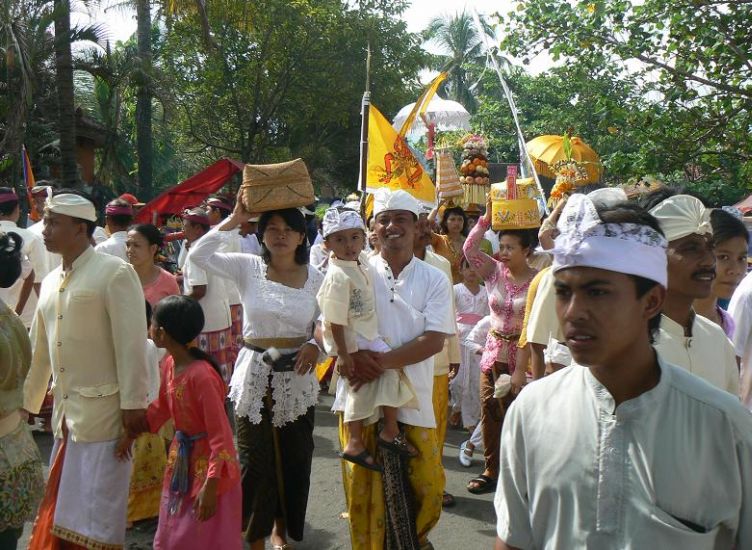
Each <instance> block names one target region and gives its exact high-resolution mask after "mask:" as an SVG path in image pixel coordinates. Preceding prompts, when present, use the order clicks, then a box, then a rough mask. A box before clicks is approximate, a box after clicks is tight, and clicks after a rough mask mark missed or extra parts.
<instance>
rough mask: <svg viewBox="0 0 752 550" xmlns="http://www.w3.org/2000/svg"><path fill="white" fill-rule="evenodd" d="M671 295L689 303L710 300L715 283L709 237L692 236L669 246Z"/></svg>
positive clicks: (711, 247) (669, 287) (713, 261)
mask: <svg viewBox="0 0 752 550" xmlns="http://www.w3.org/2000/svg"><path fill="white" fill-rule="evenodd" d="M667 255H668V291H669V292H670V293H672V294H679V295H682V296H685V297H687V298H689V299H692V300H694V299H697V298H707V297H708V296H710V290H711V288H712V286H713V279H715V255H714V253H713V240H712V238H711V237H710V235H699V234H697V233H693V234H692V235H687V236H686V237H682V238H681V239H676V240H675V241H671V242H670V243H668V252H667Z"/></svg>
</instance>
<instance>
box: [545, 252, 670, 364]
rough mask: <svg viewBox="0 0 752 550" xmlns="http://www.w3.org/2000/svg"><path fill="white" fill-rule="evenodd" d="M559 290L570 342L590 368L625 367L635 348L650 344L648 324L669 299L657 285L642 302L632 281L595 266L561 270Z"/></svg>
mask: <svg viewBox="0 0 752 550" xmlns="http://www.w3.org/2000/svg"><path fill="white" fill-rule="evenodd" d="M554 285H555V289H556V314H557V316H558V317H559V323H560V324H561V328H562V332H563V333H564V338H565V343H566V345H567V346H568V347H569V350H570V351H571V353H572V357H573V358H574V360H575V361H577V363H579V364H581V365H584V366H587V367H609V366H612V365H619V364H622V363H623V362H624V360H625V358H628V357H629V354H630V349H633V348H634V346H635V344H637V343H639V342H641V341H644V342H647V336H648V329H647V325H648V320H649V319H651V318H652V317H654V316H655V315H658V314H659V313H660V310H661V307H662V305H663V300H664V298H665V295H666V291H665V290H664V289H663V287H661V286H659V285H656V286H655V287H653V288H652V289H651V290H650V291H648V292H647V293H646V294H645V295H644V296H642V297H640V298H638V297H637V290H636V287H635V281H634V279H633V278H632V277H630V276H629V275H624V274H623V273H617V272H615V271H607V270H605V269H596V268H592V267H573V268H569V269H564V270H561V271H559V272H557V273H556V275H555V282H554Z"/></svg>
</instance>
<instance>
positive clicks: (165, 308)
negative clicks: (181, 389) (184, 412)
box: [152, 294, 222, 378]
mask: <svg viewBox="0 0 752 550" xmlns="http://www.w3.org/2000/svg"><path fill="white" fill-rule="evenodd" d="M152 322H153V323H154V324H156V325H157V326H158V327H159V328H161V329H162V330H164V331H165V332H166V333H167V335H168V336H169V337H170V338H172V339H173V340H175V341H176V342H177V343H178V344H180V345H183V346H187V345H188V344H190V343H191V342H193V340H195V339H196V337H198V335H199V334H201V331H202V330H203V329H204V310H203V309H201V304H199V303H198V302H197V301H196V300H194V299H193V298H189V297H188V296H182V295H179V294H178V295H175V296H167V297H166V298H163V299H162V300H160V301H159V303H158V304H157V305H156V306H155V307H154V313H153V316H152ZM188 352H189V353H190V354H191V356H193V358H194V359H197V360H200V361H206V362H207V363H209V364H210V365H211V366H212V367H213V368H214V370H215V371H217V374H219V377H220V378H222V371H221V370H220V368H219V365H218V364H217V362H216V361H215V360H214V358H213V357H212V356H211V355H209V354H208V353H206V352H204V351H202V350H200V349H199V348H197V347H189V348H188Z"/></svg>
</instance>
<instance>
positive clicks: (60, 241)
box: [42, 212, 89, 254]
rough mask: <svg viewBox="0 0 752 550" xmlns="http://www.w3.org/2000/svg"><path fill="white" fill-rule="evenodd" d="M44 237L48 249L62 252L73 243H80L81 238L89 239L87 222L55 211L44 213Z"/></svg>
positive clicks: (58, 252)
mask: <svg viewBox="0 0 752 550" xmlns="http://www.w3.org/2000/svg"><path fill="white" fill-rule="evenodd" d="M42 238H43V239H44V246H45V247H46V248H47V250H49V251H50V252H55V253H57V254H62V253H63V252H64V251H65V250H67V249H68V248H69V247H70V246H71V245H75V244H76V243H78V242H79V240H85V241H87V242H88V241H89V237H88V235H87V234H86V223H84V222H83V221H81V220H78V219H76V218H71V217H70V216H65V215H63V214H56V213H54V212H45V213H44V229H43V230H42Z"/></svg>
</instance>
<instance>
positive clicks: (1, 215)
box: [0, 187, 48, 328]
mask: <svg viewBox="0 0 752 550" xmlns="http://www.w3.org/2000/svg"><path fill="white" fill-rule="evenodd" d="M20 215H21V211H20V208H19V202H18V196H17V195H16V193H15V191H14V190H13V189H10V188H8V187H0V231H2V232H6V233H8V232H12V233H16V234H17V235H18V236H19V237H21V238H22V239H23V246H22V247H21V253H22V254H23V256H24V264H25V268H24V272H25V273H26V275H25V276H24V277H23V278H19V279H18V280H17V281H16V282H15V283H14V284H13V286H11V287H10V288H8V289H2V297H3V300H4V301H5V302H6V303H7V304H8V305H9V306H10V307H11V308H13V309H14V310H15V312H16V313H17V314H18V315H19V316H21V318H22V320H23V321H24V324H25V325H26V327H27V328H29V327H30V326H31V319H32V317H33V316H34V309H35V308H36V304H37V300H36V298H37V296H38V295H39V286H40V285H41V283H42V279H44V277H45V276H46V275H47V272H48V268H47V257H46V254H45V252H46V251H45V248H44V242H43V241H42V239H41V238H40V237H39V236H38V235H36V234H35V233H32V232H31V231H29V230H28V229H24V228H22V227H18V225H17V224H16V222H17V221H18V218H19V216H20Z"/></svg>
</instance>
